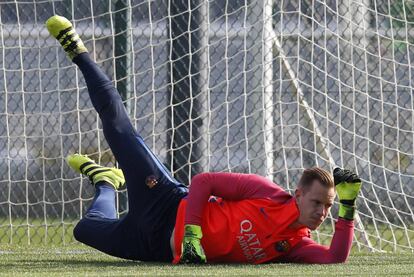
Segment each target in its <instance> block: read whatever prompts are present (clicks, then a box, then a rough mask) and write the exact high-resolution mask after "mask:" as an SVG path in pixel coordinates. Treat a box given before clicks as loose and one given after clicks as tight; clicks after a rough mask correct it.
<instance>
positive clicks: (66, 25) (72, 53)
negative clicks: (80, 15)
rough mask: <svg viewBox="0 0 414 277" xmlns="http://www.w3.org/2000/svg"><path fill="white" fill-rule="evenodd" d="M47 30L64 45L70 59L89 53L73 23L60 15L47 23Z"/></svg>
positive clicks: (51, 18)
mask: <svg viewBox="0 0 414 277" xmlns="http://www.w3.org/2000/svg"><path fill="white" fill-rule="evenodd" d="M46 28H47V30H48V31H49V33H50V34H51V35H52V36H53V37H54V38H56V39H57V40H58V41H59V43H60V44H61V45H62V47H63V50H65V52H66V54H67V55H68V56H69V59H71V60H73V58H74V57H76V56H77V55H79V54H81V53H85V52H88V49H86V47H85V45H84V44H83V42H82V40H81V39H80V38H79V35H78V34H77V33H76V31H75V29H74V28H73V26H72V23H70V21H69V20H67V19H66V18H65V17H63V16H59V15H54V16H52V17H50V18H49V19H48V20H47V21H46Z"/></svg>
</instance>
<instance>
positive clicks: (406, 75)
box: [0, 0, 414, 251]
mask: <svg viewBox="0 0 414 277" xmlns="http://www.w3.org/2000/svg"><path fill="white" fill-rule="evenodd" d="M53 14H60V15H63V16H66V17H68V18H69V19H70V20H71V21H72V22H73V23H74V25H75V27H76V29H77V31H78V32H79V33H80V36H81V37H82V38H83V39H84V41H85V44H86V46H87V47H88V49H89V50H90V53H91V55H92V57H93V58H94V59H95V60H96V61H97V63H98V64H99V65H100V66H102V67H103V69H104V70H105V72H106V73H107V74H108V75H109V76H110V78H111V79H113V80H114V81H115V83H116V85H117V87H118V89H119V91H120V94H121V95H122V97H123V99H124V100H125V105H126V107H127V109H128V111H129V112H130V116H131V119H132V121H133V123H134V124H135V126H136V128H137V129H138V131H139V132H140V134H141V135H142V136H143V138H144V139H145V141H146V143H147V144H148V146H149V147H150V148H151V149H152V150H153V151H154V152H155V153H156V155H158V156H159V157H160V160H161V161H163V162H164V163H165V164H166V165H167V166H168V167H169V168H170V169H171V170H172V172H173V174H174V175H175V176H176V177H177V178H178V179H179V180H181V181H182V182H184V183H186V184H188V183H189V180H190V178H191V176H193V175H194V174H196V173H197V172H201V171H231V172H251V173H257V174H260V175H264V176H267V177H268V178H271V179H272V180H273V181H274V182H275V183H277V184H279V185H281V186H283V187H285V188H286V189H287V190H289V191H292V190H293V189H294V188H295V185H296V183H297V182H298V180H299V177H300V175H301V173H302V172H303V170H304V169H305V168H308V167H312V166H321V167H323V168H325V169H328V170H332V169H333V168H334V167H335V166H340V167H345V168H350V169H354V170H355V171H356V172H357V173H358V174H359V175H360V176H361V178H362V179H363V183H364V185H363V189H362V193H361V197H360V198H359V199H358V202H357V204H358V220H357V224H356V227H357V228H356V229H357V230H356V234H355V247H356V248H357V249H369V250H376V251H400V250H409V251H412V250H413V246H414V245H413V243H414V222H413V221H414V214H413V206H414V127H413V124H414V95H413V80H412V79H413V78H414V70H413V66H412V62H411V60H412V59H414V2H413V1H409V0H395V1H388V0H353V1H351V0H344V1H338V0H321V1H317V0H289V1H285V0H282V1H272V0H208V1H207V0H204V1H201V0H198V1H196V0H117V1H109V0H106V1H98V0H90V1H81V0H62V1H57V0H55V1H46V0H36V1H34V0H25V1H20V0H14V1H1V2H0V41H1V45H0V55H1V58H0V89H1V90H2V92H1V95H0V145H1V147H0V244H14V243H18V244H28V243H29V244H66V243H72V242H73V241H74V239H73V237H72V234H71V231H72V229H73V227H74V225H75V224H76V222H77V221H78V220H79V219H80V218H81V217H82V214H83V213H84V212H85V210H86V208H87V207H88V204H89V203H90V201H91V199H92V197H93V188H92V186H91V185H90V184H89V181H88V180H87V179H86V178H82V177H81V176H79V175H77V174H75V173H74V172H73V171H71V170H70V169H69V167H68V166H67V165H66V164H65V160H64V159H65V156H66V155H68V154H70V153H74V152H81V153H83V154H88V155H91V157H92V158H94V159H95V160H96V161H97V162H100V163H102V164H104V165H115V164H116V161H115V160H114V158H113V156H112V154H111V152H110V149H109V148H108V145H107V144H106V142H105V139H104V136H103V134H102V128H101V126H100V122H99V119H98V117H97V115H96V113H95V111H94V109H93V108H92V105H91V103H90V100H89V97H88V93H87V90H86V86H85V82H84V80H83V77H82V75H81V74H80V72H79V71H78V70H77V69H76V67H75V66H74V65H73V64H72V63H71V62H70V61H69V60H68V59H67V58H66V56H65V54H64V53H63V50H62V49H61V47H60V46H59V45H58V43H57V42H56V41H55V40H54V39H52V38H50V37H49V36H48V33H47V31H46V29H45V27H44V22H45V21H46V19H47V18H48V17H50V16H51V15H53ZM118 196H119V197H118V204H119V205H118V206H119V207H118V208H119V212H120V214H121V215H122V214H124V213H125V212H127V208H128V207H127V205H126V201H125V200H126V198H127V195H126V193H125V192H120V193H119V194H118ZM336 214H337V210H336V209H333V211H332V216H331V217H329V219H328V220H327V222H326V223H325V224H324V225H323V226H322V228H321V230H320V231H319V232H317V233H315V238H316V239H317V240H319V241H321V242H324V243H326V242H328V241H329V239H330V238H331V234H332V228H333V222H334V218H336Z"/></svg>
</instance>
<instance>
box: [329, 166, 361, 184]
mask: <svg viewBox="0 0 414 277" xmlns="http://www.w3.org/2000/svg"><path fill="white" fill-rule="evenodd" d="M333 175H334V182H335V185H338V184H339V183H341V182H347V183H357V182H361V179H360V178H359V177H358V175H356V174H355V173H353V172H352V171H351V170H348V169H341V168H339V167H337V168H335V169H334V171H333Z"/></svg>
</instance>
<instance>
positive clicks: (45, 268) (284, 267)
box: [0, 244, 414, 276]
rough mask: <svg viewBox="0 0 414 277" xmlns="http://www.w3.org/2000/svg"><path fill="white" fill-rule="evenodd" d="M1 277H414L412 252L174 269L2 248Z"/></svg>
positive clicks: (84, 254)
mask: <svg viewBox="0 0 414 277" xmlns="http://www.w3.org/2000/svg"><path fill="white" fill-rule="evenodd" d="M0 249H1V250H0V275H1V276H21V275H30V276H45V275H46V276H79V275H80V276H85V275H87V276H121V275H122V276H126V275H135V276H136V275H146V276H154V275H163V276H174V275H185V276H189V275H191V276H200V275H209V276H212V275H217V276H265V275H267V276H338V275H342V276H350V275H354V276H385V275H391V276H404V275H406V276H413V275H414V254H412V253H399V254H396V253H380V254H378V253H377V254H371V253H353V254H351V257H350V259H349V261H348V263H346V264H338V265H298V264H266V265H228V264H227V265H203V266H196V265H191V266H183V265H179V266H174V265H171V264H161V263H144V262H133V261H127V260H121V259H117V258H113V257H110V256H108V255H105V254H102V253H100V252H97V251H95V250H93V249H91V248H88V247H86V246H82V245H79V244H71V245H69V246H61V247H45V246H29V247H27V246H4V245H3V246H1V248H0Z"/></svg>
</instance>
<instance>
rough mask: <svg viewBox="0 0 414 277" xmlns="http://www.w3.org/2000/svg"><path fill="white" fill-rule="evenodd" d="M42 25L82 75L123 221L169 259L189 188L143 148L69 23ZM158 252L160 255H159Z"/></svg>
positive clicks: (115, 95) (109, 85)
mask: <svg viewBox="0 0 414 277" xmlns="http://www.w3.org/2000/svg"><path fill="white" fill-rule="evenodd" d="M46 25H47V27H48V29H49V32H50V33H51V34H52V35H53V36H54V37H56V38H57V39H58V40H59V41H60V43H61V45H62V46H63V48H64V49H65V51H66V52H67V53H68V55H69V57H70V58H73V62H74V63H75V64H77V65H78V67H79V69H80V70H81V72H82V74H83V75H84V78H85V80H86V84H87V87H88V91H89V96H90V98H91V101H92V104H93V106H94V107H95V109H96V111H97V112H98V114H99V117H100V119H101V121H102V126H103V131H104V135H105V138H106V140H107V142H108V144H109V146H110V148H111V150H112V152H113V154H114V156H115V158H116V160H117V161H118V163H119V165H120V167H121V168H122V170H123V172H124V174H125V178H126V181H127V190H128V202H129V213H128V216H127V219H129V220H131V222H133V223H134V224H132V225H135V224H136V225H139V230H141V231H142V233H141V232H139V234H143V235H144V237H146V238H147V242H148V244H149V248H148V249H149V250H150V251H149V252H150V254H151V255H152V256H151V259H153V260H158V261H164V260H167V259H171V251H170V249H169V238H170V235H171V232H172V229H173V227H174V223H175V211H176V209H177V206H178V203H179V201H180V200H181V198H182V197H184V196H185V195H186V193H187V188H186V187H185V186H184V185H182V184H180V183H179V182H177V181H176V180H175V179H174V178H173V177H172V176H171V174H170V173H169V172H168V170H166V169H165V167H164V166H163V164H162V163H161V162H159V160H158V159H157V158H156V157H155V155H154V154H153V153H152V152H151V151H150V149H149V148H148V147H147V146H146V145H145V143H144V141H143V139H142V138H141V137H140V136H139V135H138V133H137V132H136V130H135V129H134V127H133V125H132V123H131V121H130V120H129V117H128V114H127V112H126V110H125V107H124V105H123V103H122V100H121V97H120V96H119V93H118V92H117V90H116V89H115V87H114V86H113V84H112V82H111V81H110V80H109V78H108V77H107V76H106V75H105V74H104V73H103V72H102V70H101V69H100V68H99V67H98V66H97V65H96V63H95V62H94V61H93V60H92V59H91V58H90V57H89V54H88V53H87V52H86V48H85V47H84V46H83V43H82V42H81V40H80V39H79V37H78V35H77V34H76V32H75V31H74V29H73V28H72V25H71V24H70V22H68V21H67V20H66V19H65V20H62V18H61V17H52V18H50V19H49V20H48V22H47V23H46ZM112 231H113V230H110V232H112ZM130 232H134V230H130ZM94 247H95V246H94ZM158 251H161V252H162V253H161V254H160V255H159V256H157V255H158V253H157V252H158ZM141 259H143V258H141Z"/></svg>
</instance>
